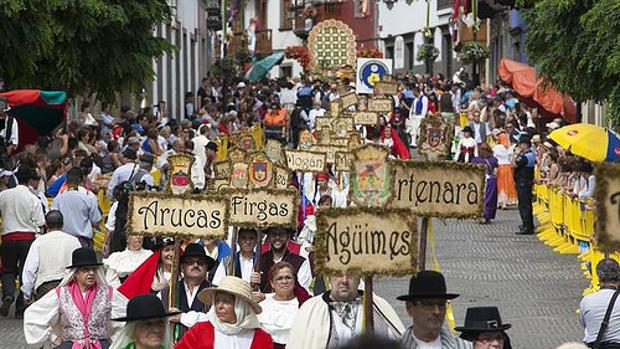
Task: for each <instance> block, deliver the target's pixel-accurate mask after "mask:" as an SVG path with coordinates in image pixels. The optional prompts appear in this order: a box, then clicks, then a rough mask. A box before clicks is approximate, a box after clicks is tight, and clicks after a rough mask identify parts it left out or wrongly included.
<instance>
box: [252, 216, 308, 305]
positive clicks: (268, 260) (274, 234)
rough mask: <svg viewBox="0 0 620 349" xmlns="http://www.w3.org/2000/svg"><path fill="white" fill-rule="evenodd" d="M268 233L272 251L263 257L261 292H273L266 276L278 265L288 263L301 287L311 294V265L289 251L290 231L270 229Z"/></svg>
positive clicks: (261, 264)
mask: <svg viewBox="0 0 620 349" xmlns="http://www.w3.org/2000/svg"><path fill="white" fill-rule="evenodd" d="M266 233H267V239H268V240H269V244H270V245H271V249H270V250H269V251H268V252H266V253H265V254H263V255H262V257H261V263H260V271H261V275H262V277H261V283H260V289H261V291H262V292H263V293H270V292H272V291H273V288H272V287H271V284H270V283H269V280H268V279H267V278H266V277H264V276H266V275H268V274H269V271H270V270H271V267H272V266H274V265H275V264H276V263H278V262H287V263H290V264H291V265H292V266H293V268H294V271H295V275H297V281H298V282H299V285H300V286H301V287H303V288H304V289H305V291H307V292H309V291H310V283H311V282H312V273H311V271H310V263H309V262H308V260H307V259H306V258H304V257H301V256H299V255H296V254H294V253H292V252H291V251H290V250H289V249H288V242H289V238H290V235H289V231H288V230H287V229H284V228H270V229H268V230H267V231H266Z"/></svg>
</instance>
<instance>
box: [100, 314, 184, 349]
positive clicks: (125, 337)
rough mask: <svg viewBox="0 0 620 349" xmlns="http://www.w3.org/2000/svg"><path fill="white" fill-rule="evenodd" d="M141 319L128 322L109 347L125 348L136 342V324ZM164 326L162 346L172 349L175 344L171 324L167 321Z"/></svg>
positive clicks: (112, 348) (114, 348)
mask: <svg viewBox="0 0 620 349" xmlns="http://www.w3.org/2000/svg"><path fill="white" fill-rule="evenodd" d="M139 321H140V320H139ZM139 321H130V322H127V324H126V325H125V328H123V330H122V331H121V332H120V333H119V334H118V336H117V337H116V338H115V339H114V341H113V342H112V345H110V348H109V349H124V348H126V347H127V346H128V345H129V343H131V342H134V341H135V338H134V335H133V332H134V330H135V328H136V324H137V323H138V322H139ZM141 321H144V320H141ZM164 328H165V330H164V341H163V342H162V344H161V347H162V348H163V349H172V347H173V346H174V344H172V336H171V335H170V326H168V324H167V323H166V324H165V325H164Z"/></svg>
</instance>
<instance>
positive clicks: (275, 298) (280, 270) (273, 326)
mask: <svg viewBox="0 0 620 349" xmlns="http://www.w3.org/2000/svg"><path fill="white" fill-rule="evenodd" d="M268 280H269V283H270V284H271V288H272V289H273V290H274V292H275V293H270V294H267V295H266V298H265V300H264V301H262V302H261V303H260V305H261V308H263V312H262V313H261V314H260V315H258V321H259V322H260V324H261V326H262V328H264V329H265V330H266V331H267V332H269V334H271V337H272V338H273V341H274V348H275V349H284V347H285V346H286V342H287V340H288V333H289V331H290V330H291V327H292V325H293V321H294V320H295V316H297V312H298V311H299V307H300V306H301V305H302V304H303V302H304V301H306V299H307V297H297V296H296V295H295V284H296V277H295V269H294V268H293V266H292V265H291V264H290V263H288V262H279V263H277V264H275V265H274V266H273V267H271V270H269V275H268Z"/></svg>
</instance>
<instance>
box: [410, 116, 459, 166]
mask: <svg viewBox="0 0 620 349" xmlns="http://www.w3.org/2000/svg"><path fill="white" fill-rule="evenodd" d="M452 128H453V127H452V125H451V123H448V122H446V121H445V120H444V119H443V117H442V116H441V113H435V114H430V115H428V116H427V117H426V118H424V119H423V120H422V123H421V124H420V140H419V142H418V144H419V145H420V147H419V148H418V152H419V153H420V156H421V157H422V158H423V159H425V160H433V161H437V160H445V159H446V157H447V154H448V153H449V151H450V145H451V144H452V133H453V132H452Z"/></svg>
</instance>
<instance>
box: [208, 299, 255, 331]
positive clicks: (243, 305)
mask: <svg viewBox="0 0 620 349" xmlns="http://www.w3.org/2000/svg"><path fill="white" fill-rule="evenodd" d="M224 293H228V292H224ZM216 294H217V293H216ZM228 294H230V293H228ZM233 296H234V295H233ZM214 308H215V295H213V305H212V306H211V311H209V313H208V314H207V317H208V319H209V321H211V323H212V324H213V327H215V330H216V331H219V332H221V333H224V334H227V335H229V336H231V335H236V334H239V333H240V332H241V331H243V330H250V329H255V328H260V324H259V322H258V318H257V317H256V313H254V311H253V310H252V308H251V307H250V305H249V304H248V303H247V302H246V301H244V300H243V299H241V298H240V297H237V296H235V316H236V317H237V322H236V323H234V324H227V323H224V322H222V321H221V320H220V319H218V317H217V315H216V314H215V310H214Z"/></svg>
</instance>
